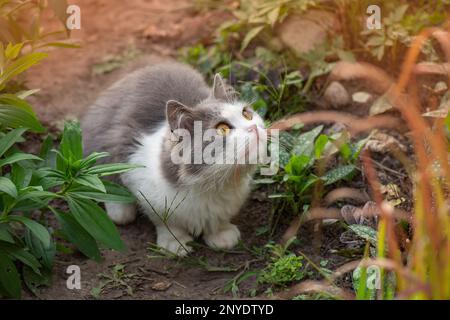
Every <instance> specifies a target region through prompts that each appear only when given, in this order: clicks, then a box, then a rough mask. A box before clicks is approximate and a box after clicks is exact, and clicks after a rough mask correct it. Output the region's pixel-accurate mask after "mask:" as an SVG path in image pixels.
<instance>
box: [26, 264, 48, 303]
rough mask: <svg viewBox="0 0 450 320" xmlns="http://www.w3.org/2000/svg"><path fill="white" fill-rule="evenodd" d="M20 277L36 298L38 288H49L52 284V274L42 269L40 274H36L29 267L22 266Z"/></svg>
mask: <svg viewBox="0 0 450 320" xmlns="http://www.w3.org/2000/svg"><path fill="white" fill-rule="evenodd" d="M22 275H23V281H24V282H25V284H26V286H27V288H28V289H29V290H30V291H31V292H33V294H34V295H36V296H38V295H39V290H38V289H39V288H40V287H42V286H46V287H50V286H51V283H52V281H51V280H52V272H51V270H49V269H43V270H41V274H37V273H36V272H34V271H33V269H31V268H30V267H28V266H24V268H23V274H22Z"/></svg>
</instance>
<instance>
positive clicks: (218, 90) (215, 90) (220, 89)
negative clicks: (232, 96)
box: [211, 73, 228, 100]
mask: <svg viewBox="0 0 450 320" xmlns="http://www.w3.org/2000/svg"><path fill="white" fill-rule="evenodd" d="M211 97H212V98H214V99H217V100H228V92H227V85H225V82H224V81H223V79H222V76H221V75H220V74H219V73H216V75H215V76H214V84H213V87H212V92H211Z"/></svg>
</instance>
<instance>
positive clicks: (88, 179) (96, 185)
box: [74, 174, 106, 193]
mask: <svg viewBox="0 0 450 320" xmlns="http://www.w3.org/2000/svg"><path fill="white" fill-rule="evenodd" d="M74 181H75V182H76V183H78V184H80V185H82V186H86V187H89V188H91V189H94V190H98V191H101V192H103V193H106V189H105V186H104V185H103V182H102V181H101V180H100V178H99V177H97V176H95V175H91V174H81V175H80V176H78V177H76V178H75V179H74Z"/></svg>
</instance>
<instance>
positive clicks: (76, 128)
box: [57, 121, 83, 171]
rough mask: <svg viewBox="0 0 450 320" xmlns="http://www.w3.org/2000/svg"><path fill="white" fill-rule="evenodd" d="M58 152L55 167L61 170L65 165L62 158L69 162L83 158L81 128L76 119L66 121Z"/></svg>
mask: <svg viewBox="0 0 450 320" xmlns="http://www.w3.org/2000/svg"><path fill="white" fill-rule="evenodd" d="M59 151H60V154H58V157H57V168H58V169H59V170H62V171H65V170H63V169H64V168H65V166H66V163H65V161H64V158H65V159H66V160H67V161H68V163H69V164H73V163H74V162H75V161H78V160H80V159H82V158H83V144H82V139H81V128H80V124H79V123H78V122H77V121H66V122H65V123H64V132H63V137H62V139H61V144H60V146H59Z"/></svg>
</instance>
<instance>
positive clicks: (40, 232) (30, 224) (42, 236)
mask: <svg viewBox="0 0 450 320" xmlns="http://www.w3.org/2000/svg"><path fill="white" fill-rule="evenodd" d="M7 220H9V221H16V222H20V223H22V224H23V225H25V226H26V227H27V228H28V229H29V230H30V231H31V232H32V233H33V234H34V235H35V236H36V238H38V239H39V240H40V241H41V242H42V244H43V246H44V247H46V248H47V247H49V246H50V234H49V233H48V230H47V228H45V227H44V226H43V225H41V224H39V223H38V222H36V221H34V220H31V219H29V218H26V217H22V216H16V215H9V216H7Z"/></svg>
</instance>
